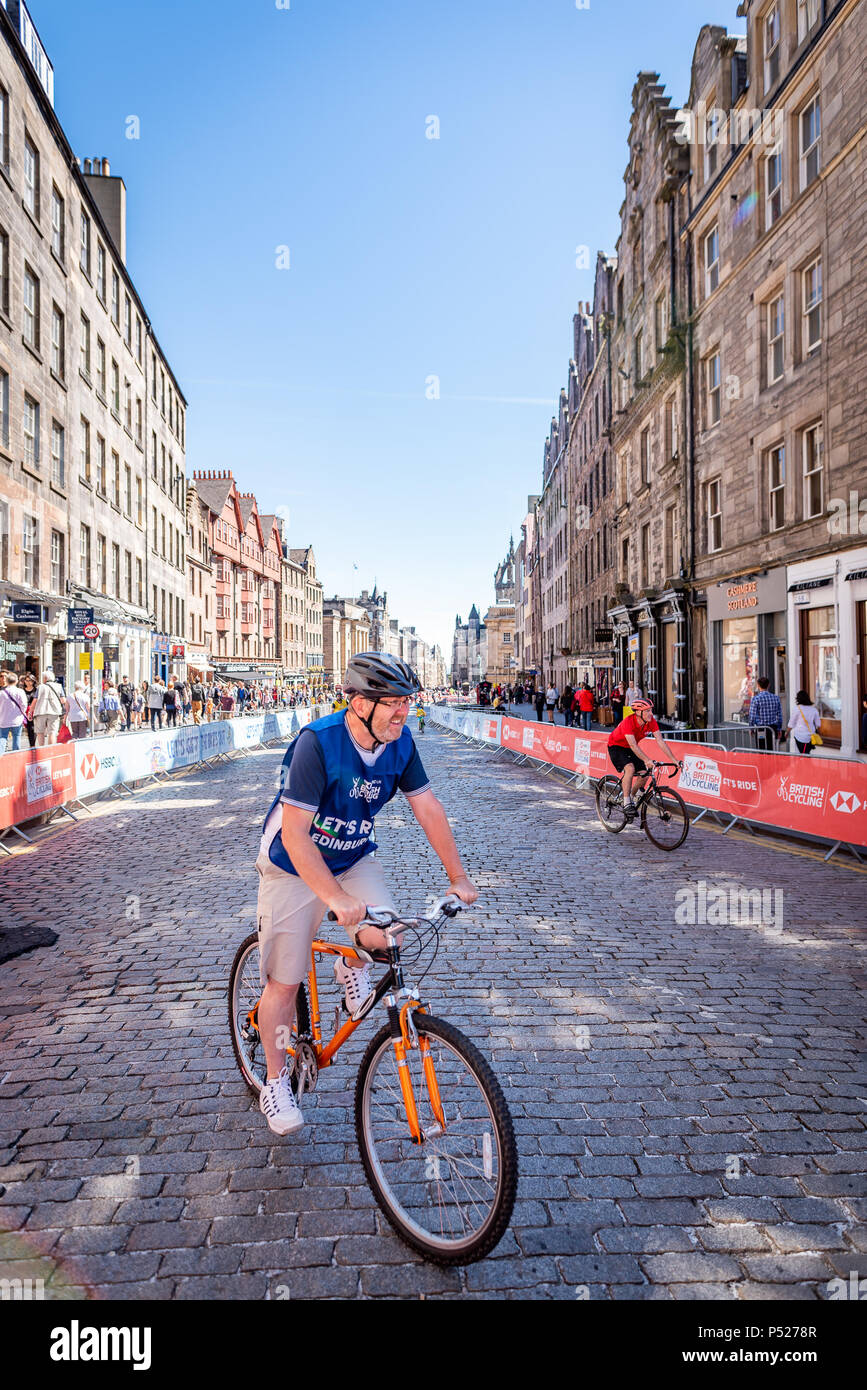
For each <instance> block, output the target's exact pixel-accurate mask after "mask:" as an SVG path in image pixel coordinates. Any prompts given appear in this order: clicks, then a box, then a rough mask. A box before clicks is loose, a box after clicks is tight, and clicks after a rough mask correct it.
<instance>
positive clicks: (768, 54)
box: [764, 5, 780, 92]
mask: <svg viewBox="0 0 867 1390" xmlns="http://www.w3.org/2000/svg"><path fill="white" fill-rule="evenodd" d="M764 33H765V91H766V92H770V91H771V90H772V89H773V88H774V87H776V85H777V83H778V82H779V80H780V7H779V5H772V6H771V8H770V9H769V10H768V12H767V14H766V15H765V25H764Z"/></svg>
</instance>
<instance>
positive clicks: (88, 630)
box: [84, 623, 99, 642]
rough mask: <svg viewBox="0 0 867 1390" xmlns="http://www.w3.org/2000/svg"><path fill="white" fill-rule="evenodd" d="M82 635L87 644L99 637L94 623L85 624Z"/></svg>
mask: <svg viewBox="0 0 867 1390" xmlns="http://www.w3.org/2000/svg"><path fill="white" fill-rule="evenodd" d="M84 635H85V637H86V638H87V640H88V642H92V641H93V639H94V637H98V636H99V628H98V627H97V625H96V623H87V624H86V625H85V628H84Z"/></svg>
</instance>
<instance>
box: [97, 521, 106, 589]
mask: <svg viewBox="0 0 867 1390" xmlns="http://www.w3.org/2000/svg"><path fill="white" fill-rule="evenodd" d="M96 587H97V589H99V591H100V593H101V594H107V593H108V549H107V546H106V544H105V536H101V535H99V533H98V532H97V537H96Z"/></svg>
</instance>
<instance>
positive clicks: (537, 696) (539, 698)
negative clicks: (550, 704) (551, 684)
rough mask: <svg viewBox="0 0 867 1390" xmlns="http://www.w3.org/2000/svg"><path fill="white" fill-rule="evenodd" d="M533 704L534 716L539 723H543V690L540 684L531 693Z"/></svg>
mask: <svg viewBox="0 0 867 1390" xmlns="http://www.w3.org/2000/svg"><path fill="white" fill-rule="evenodd" d="M533 704H534V705H535V706H536V718H537V719H538V721H539V723H540V724H541V723H543V719H542V715H543V712H544V709H545V692H544V690H543V689H542V687H541V686H540V687H539V689H538V690H536V691H535V692H534V694H533Z"/></svg>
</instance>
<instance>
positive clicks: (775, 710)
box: [750, 676, 783, 753]
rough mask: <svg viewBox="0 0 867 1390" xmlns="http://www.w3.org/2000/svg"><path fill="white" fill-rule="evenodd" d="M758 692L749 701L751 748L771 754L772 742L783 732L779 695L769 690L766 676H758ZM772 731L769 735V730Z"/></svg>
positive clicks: (768, 680) (768, 681) (781, 707)
mask: <svg viewBox="0 0 867 1390" xmlns="http://www.w3.org/2000/svg"><path fill="white" fill-rule="evenodd" d="M756 683H757V685H758V687H759V688H758V690H757V691H756V693H755V695H754V696H753V698H752V700H751V701H750V729H751V730H752V737H753V746H754V747H755V748H757V749H759V751H760V752H763V753H773V751H774V741H775V739H776V740H779V737H780V735H781V733H782V731H783V706H782V705H781V704H780V697H779V695H775V694H774V692H773V691H772V690H771V689H770V684H771V682H770V679H769V677H768V676H759V679H758V681H757V682H756ZM771 729H773V733H772V734H771V733H770V732H769V730H771Z"/></svg>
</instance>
